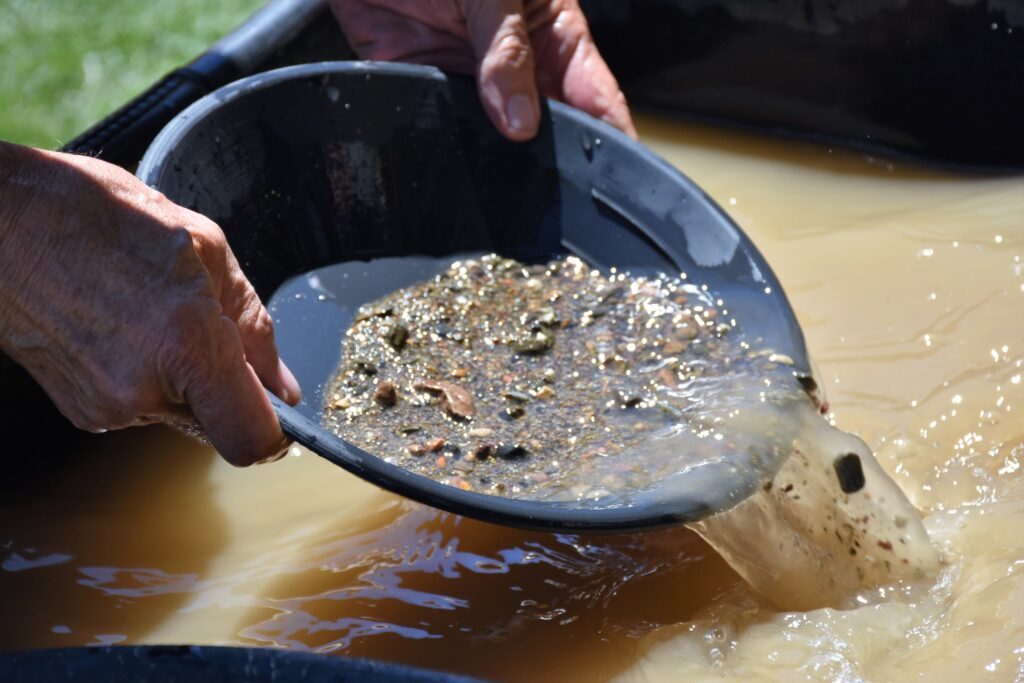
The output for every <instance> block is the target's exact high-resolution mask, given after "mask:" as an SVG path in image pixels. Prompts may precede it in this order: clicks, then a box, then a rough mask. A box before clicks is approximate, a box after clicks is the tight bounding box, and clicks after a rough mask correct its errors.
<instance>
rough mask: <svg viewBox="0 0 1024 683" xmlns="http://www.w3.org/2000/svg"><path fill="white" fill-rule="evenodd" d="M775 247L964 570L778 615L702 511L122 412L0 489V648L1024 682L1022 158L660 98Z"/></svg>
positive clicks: (661, 146) (952, 568) (674, 138)
mask: <svg viewBox="0 0 1024 683" xmlns="http://www.w3.org/2000/svg"><path fill="white" fill-rule="evenodd" d="M641 132H642V134H643V136H644V138H645V139H646V141H647V142H648V143H649V144H652V145H653V146H654V147H655V149H656V150H657V151H659V152H660V153H661V154H663V155H664V156H666V157H667V158H668V159H669V160H670V161H672V162H673V163H676V164H677V165H679V166H680V167H682V168H684V169H685V170H686V172H687V173H688V174H689V175H691V177H693V178H694V180H696V181H697V182H698V183H700V184H701V185H702V186H703V187H704V188H705V189H706V190H707V191H708V192H709V193H710V194H711V195H712V196H713V197H715V198H716V199H717V200H718V201H719V202H720V203H721V204H722V205H723V207H725V208H726V209H727V210H728V211H729V212H730V213H732V215H733V216H735V217H736V219H737V220H738V221H739V222H740V223H741V224H742V225H743V227H744V228H745V229H747V230H748V232H749V233H750V234H751V235H752V237H753V238H754V240H755V241H756V242H757V243H758V245H759V246H760V247H761V249H762V250H763V251H764V253H765V255H766V257H767V259H768V261H769V262H770V263H772V264H773V266H774V268H775V270H776V273H777V274H778V276H779V278H780V280H781V281H782V282H783V283H784V285H785V287H786V290H787V293H788V294H789V296H790V299H791V301H792V302H793V305H794V308H795V309H796V311H797V313H798V315H799V317H800V319H801V323H802V324H803V326H804V329H805V332H806V335H807V340H808V346H809V348H810V349H811V351H812V354H813V356H814V358H815V359H816V361H817V363H818V367H819V370H820V373H821V376H822V377H823V378H824V379H825V380H826V387H825V388H826V390H827V392H828V398H829V399H830V401H831V405H832V407H833V411H834V412H833V414H832V415H831V418H832V419H833V420H834V422H835V423H836V424H837V426H839V427H841V428H843V429H845V430H848V431H852V432H853V433H855V434H857V435H858V436H860V437H861V438H862V439H863V440H864V441H865V442H866V443H867V445H868V446H870V447H871V448H872V449H873V450H874V451H875V452H876V454H877V457H878V460H879V462H880V464H881V466H882V467H883V468H884V469H885V470H886V471H887V472H889V473H890V474H891V475H893V476H894V477H895V478H896V480H897V481H898V482H899V483H900V485H901V486H902V487H903V489H904V490H905V491H906V492H907V494H908V495H909V496H910V498H911V500H912V501H913V502H914V503H915V504H916V505H917V506H918V507H919V508H920V509H922V510H923V511H924V515H925V524H926V526H927V528H928V529H929V531H930V533H931V534H932V536H933V538H934V539H935V540H936V541H937V542H938V544H939V545H940V547H941V549H942V550H943V552H944V554H945V555H946V557H947V558H948V561H949V564H948V565H947V567H946V568H945V569H943V570H942V572H941V573H940V575H939V579H938V580H937V581H936V582H934V583H932V584H929V585H925V586H920V585H912V586H896V587H887V588H883V589H880V590H875V591H866V592H865V593H863V594H862V595H860V596H859V600H855V601H854V602H853V603H852V604H851V608H850V609H846V610H833V609H819V610H813V611H809V612H779V611H778V610H777V609H775V608H774V607H772V606H770V604H769V603H767V602H766V601H764V600H763V599H761V598H758V597H757V596H756V594H755V593H753V591H752V590H751V589H749V588H748V587H747V586H746V584H745V583H744V582H743V581H742V580H741V579H740V578H739V576H738V575H737V574H736V573H735V572H733V571H732V570H731V569H729V567H728V566H726V565H725V564H724V562H723V561H722V560H721V559H720V558H719V557H718V555H717V554H716V553H715V552H714V551H712V550H711V549H710V548H709V547H708V546H707V545H706V544H705V543H704V542H703V541H701V540H700V539H699V538H698V537H697V536H696V535H695V534H693V533H691V532H689V531H687V530H685V529H676V530H668V531H661V532H656V533H650V534H646V535H626V536H573V535H547V534H538V533H526V532H520V531H515V530H509V529H503V528H498V527H493V526H489V525H485V524H481V523H476V522H472V521H469V520H465V519H461V518H458V517H455V516H452V515H447V514H444V513H439V512H436V511H433V510H430V509H427V508H423V507H420V506H417V505H413V504H410V503H407V502H404V501H401V500H400V499H397V498H395V497H393V496H391V495H389V494H385V493H382V492H379V491H377V490H376V489H374V488H373V487H370V486H368V485H366V484H363V483H361V482H359V481H358V480H356V479H355V478H353V477H351V476H350V475H348V474H346V473H344V472H342V471H340V470H337V469H336V468H333V467H332V466H331V465H329V464H327V463H326V462H323V461H321V460H320V459H318V458H316V457H314V456H311V455H308V454H301V455H300V456H299V457H289V458H286V459H285V460H284V461H282V462H280V463H277V464H274V465H268V466H264V467H259V468H254V469H251V470H245V471H239V470H234V469H231V468H230V467H229V466H227V465H225V464H223V463H222V462H221V461H220V460H218V459H217V458H216V457H215V456H213V455H212V454H211V453H209V452H208V451H205V450H203V449H200V448H197V447H194V446H192V445H191V444H189V443H187V442H185V441H184V440H182V439H181V438H179V437H177V436H175V435H172V434H170V433H167V432H165V431H162V430H158V429H157V430H149V431H137V432H135V433H129V434H117V435H110V436H107V437H104V438H101V439H98V440H97V442H96V444H97V445H96V447H95V449H94V450H93V451H92V452H82V453H79V454H74V456H73V457H72V458H71V459H70V460H69V462H68V466H67V468H66V469H64V470H62V471H61V472H59V473H57V474H56V476H55V478H54V479H53V480H50V481H48V482H45V483H44V482H31V483H28V484H25V485H23V486H21V487H19V488H18V490H16V491H8V492H5V493H4V497H3V499H2V501H0V548H2V550H0V558H3V559H2V562H0V624H2V625H3V626H2V629H0V647H2V648H4V649H11V648H16V647H40V646H59V645H75V644H82V643H90V642H117V641H119V642H184V641H188V642H200V643H242V644H249V645H276V646H281V647H293V648H304V649H306V648H308V649H316V650H319V651H324V652H338V653H341V652H344V653H348V654H353V655H362V656H371V657H379V658H382V659H390V660H393V661H401V662H408V663H414V664H421V665H425V666H432V667H438V668H445V669H450V670H457V671H463V672H468V673H474V674H478V675H482V676H488V677H492V678H495V679H499V680H524V681H525V680H531V681H532V680H545V679H546V680H595V681H599V680H610V679H616V678H617V679H619V680H623V681H646V680H655V681H659V680H672V681H675V680H686V677H687V676H689V677H690V678H692V679H695V680H716V679H724V680H766V679H767V680H826V681H828V680H837V679H841V680H878V681H882V680H1024V578H1022V577H1024V533H1022V532H1021V529H1024V475H1022V472H1021V467H1020V465H1021V460H1022V459H1024V422H1022V420H1021V418H1020V417H1019V415H1018V413H1019V412H1020V411H1022V410H1024V405H1022V403H1024V382H1022V379H1021V378H1022V375H1024V367H1022V366H1024V352H1022V349H1024V263H1022V259H1024V180H1022V179H1021V178H1003V179H979V178H958V177H953V176H946V175H940V174H933V173H928V172H922V171H918V170H915V169H911V168H892V167H891V166H889V165H888V164H886V163H885V162H880V161H875V160H871V159H865V158H864V157H862V156H860V155H853V154H846V153H840V152H838V151H837V152H834V153H829V152H828V151H827V150H825V149H822V148H816V147H803V146H800V145H795V144H791V143H781V142H772V141H762V140H757V139H753V138H748V137H741V136H734V135H727V134H722V133H716V132H712V131H710V130H708V129H704V128H696V127H694V128H689V127H683V126H678V125H675V124H673V125H668V124H663V123H660V122H657V121H654V120H649V119H648V120H642V121H641Z"/></svg>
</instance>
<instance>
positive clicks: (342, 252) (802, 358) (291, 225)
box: [138, 62, 810, 530]
mask: <svg viewBox="0 0 1024 683" xmlns="http://www.w3.org/2000/svg"><path fill="white" fill-rule="evenodd" d="M543 116H544V118H543V125H542V127H541V131H540V134H539V135H538V136H537V137H536V138H535V139H534V140H533V141H531V142H529V143H513V142H510V141H508V140H506V139H505V138H503V137H502V136H501V135H500V134H499V133H498V132H497V131H496V130H495V129H494V128H493V126H492V125H491V123H490V121H489V120H488V119H487V117H486V116H485V114H484V112H483V110H482V109H481V107H480V104H479V101H478V98H477V94H476V91H475V89H474V87H473V83H472V81H471V80H469V79H462V78H456V77H449V76H445V75H444V74H443V73H442V72H440V71H438V70H436V69H432V68H428V67H416V66H407V65H394V64H380V63H367V62H333V63H321V64H309V65H303V66H296V67H289V68H285V69H280V70H277V71H273V72H269V73H265V74H260V75H257V76H253V77H250V78H246V79H244V80H241V81H238V82H236V83H234V84H232V85H230V86H227V87H225V88H223V89H221V90H218V91H217V92H215V93H213V94H211V95H209V96H207V97H206V98H204V99H202V100H200V101H199V102H197V103H196V104H194V105H192V106H191V107H189V108H188V109H187V110H186V111H185V112H183V113H182V114H181V115H180V116H179V117H177V118H176V119H175V120H174V121H173V122H172V123H171V124H170V125H168V127H167V128H166V129H164V131H163V132H162V133H161V134H160V135H159V136H158V137H157V139H156V140H155V141H154V143H153V145H152V146H151V147H150V149H149V151H148V152H147V153H146V155H145V157H144V158H143V160H142V162H141V164H140V166H139V171H138V174H139V177H140V178H142V179H143V180H144V181H145V182H146V183H148V184H149V185H151V186H153V187H155V188H157V189H159V190H161V191H163V192H164V193H165V194H166V195H167V196H168V197H170V198H171V199H172V200H173V201H175V202H178V203H180V204H183V205H184V206H187V207H190V208H192V209H194V210H196V211H199V212H201V213H203V214H205V215H207V216H209V217H211V218H212V219H213V220H215V221H217V222H218V223H219V224H220V225H221V226H222V227H223V228H224V230H225V232H226V233H227V236H228V240H229V242H230V244H231V246H232V249H233V250H234V251H235V253H236V255H237V256H238V258H239V261H240V263H241V264H242V267H243V269H244V270H245V272H246V274H247V275H248V276H249V278H250V279H251V280H252V282H253V283H254V285H255V287H256V289H257V291H258V293H259V294H260V296H261V297H262V298H263V299H264V301H269V302H270V308H271V312H272V314H273V315H274V317H275V319H276V324H277V330H278V342H279V347H280V350H281V354H282V356H283V358H284V359H285V361H286V362H287V363H288V364H289V365H290V366H291V368H292V369H293V370H294V371H295V373H296V375H297V377H298V379H299V381H300V383H301V384H302V386H303V389H304V391H305V396H304V399H303V401H302V403H301V404H300V405H299V406H298V407H296V408H290V407H288V406H286V405H284V404H282V403H280V402H277V401H276V400H275V408H276V410H277V414H278V416H279V418H280V420H281V424H282V426H283V428H284V430H285V431H286V433H288V434H289V435H290V436H292V437H293V438H294V439H295V440H296V441H298V442H300V443H302V444H305V445H306V446H308V447H309V448H311V449H312V450H314V451H316V452H317V453H319V454H320V455H322V456H323V457H325V458H327V459H329V460H331V461H332V462H334V463H336V464H338V465H340V466H342V467H344V468H345V469H347V470H349V471H351V472H354V473H355V474H357V475H359V476H360V477H363V478H364V479H367V480H369V481H371V482H373V483H375V484H378V485H380V486H382V487H384V488H387V489H390V490H392V491H395V492H397V493H400V494H402V495H405V496H408V497H410V498H413V499H416V500H419V501H421V502H424V503H427V504H429V505H433V506H435V507H439V508H442V509H446V510H450V511H452V512H456V513H460V514H465V515H468V516H472V517H477V518H481V519H485V520H488V521H493V522H499V523H503V524H511V525H515V526H521V527H527V528H538V529H577V530H582V529H591V530H613V529H615V530H626V529H638V528H650V527H657V526H664V525H671V524H679V523H682V522H687V521H692V520H695V519H699V518H701V517H704V516H706V515H708V514H711V513H713V512H715V511H718V510H721V509H724V508H726V507H730V506H732V505H734V504H735V503H736V502H738V500H742V499H743V498H745V497H746V496H747V495H749V494H750V493H752V492H753V491H754V489H755V488H756V487H757V486H759V485H760V483H761V482H763V480H764V477H765V476H770V475H771V474H774V472H767V473H766V472H755V471H753V470H750V469H743V468H740V470H739V471H738V472H731V471H727V470H729V467H727V465H726V464H725V463H723V464H722V468H721V471H715V470H714V468H711V469H709V470H707V471H706V472H705V473H704V476H703V477H694V478H693V481H692V485H691V486H690V487H689V488H688V489H687V490H686V491H685V493H684V494H683V495H681V496H680V497H679V498H678V499H675V500H673V501H670V502H666V501H662V502H658V503H655V504H650V505H643V506H632V505H631V506H625V507H618V508H610V509H609V508H603V509H585V508H580V507H576V506H574V505H567V504H557V503H541V502H532V501H521V500H512V499H508V498H501V497H497V496H489V495H484V494H480V493H475V492H466V491H461V490H458V489H456V488H454V487H450V486H446V485H444V484H441V483H437V482H434V481H432V480H430V479H427V478H424V477H421V476H417V475H414V474H412V473H410V472H408V471H406V470H403V469H401V468H399V467H396V466H393V465H390V464H388V463H386V462H384V461H383V460H381V459H379V458H377V457H374V456H373V455H371V454H369V453H366V452H365V451H362V450H360V449H359V448H356V447H355V446H353V445H352V444H349V443H347V442H345V441H343V440H341V439H339V438H337V437H335V436H332V435H331V434H330V433H328V432H327V431H326V430H324V429H323V428H322V427H321V426H320V425H321V406H322V405H323V403H324V397H323V393H322V388H323V386H324V384H325V383H326V382H327V380H328V379H329V378H330V376H331V375H332V374H333V373H334V371H335V369H336V365H337V362H338V358H339V352H340V340H341V338H342V336H343V334H344V331H345V330H346V329H347V327H348V325H349V323H350V322H351V317H352V314H353V312H354V311H355V309H356V308H358V306H359V305H361V304H363V303H366V302H368V301H370V300H373V299H375V298H377V297H379V296H381V295H383V294H385V293H387V292H389V291H392V290H394V289H396V288H398V287H400V286H403V285H406V284H410V283H411V282H414V281H416V280H419V279H422V278H424V277H427V276H429V275H431V274H433V272H436V271H437V270H438V269H440V268H441V267H442V265H443V264H444V263H447V262H450V261H451V260H452V258H453V257H454V256H457V255H460V254H465V253H485V252H490V251H496V252H499V253H501V254H503V255H505V256H509V257H513V258H518V259H520V260H524V261H540V260H544V259H548V258H551V257H553V256H556V255H559V254H563V253H566V252H568V253H574V254H577V255H579V256H581V257H582V258H583V259H584V260H586V261H587V262H589V263H590V264H592V265H594V266H595V267H600V268H610V267H612V266H615V267H618V268H620V269H623V270H628V271H631V272H634V273H636V272H653V271H658V272H667V273H679V272H686V273H687V274H688V275H689V276H690V277H691V279H693V280H695V281H697V282H699V283H703V284H707V285H708V286H709V287H710V288H711V290H712V291H714V292H716V293H717V294H718V295H720V296H724V297H725V298H726V300H727V301H728V302H729V307H730V309H731V310H732V311H734V313H735V316H736V317H737V319H740V320H742V321H743V324H744V326H745V329H746V330H747V332H748V334H749V333H750V332H751V331H752V330H756V333H757V335H758V336H761V337H763V338H764V341H765V344H766V345H767V346H770V347H771V348H773V349H774V350H776V351H777V352H779V353H784V354H787V355H789V356H790V357H792V358H793V359H795V360H796V361H797V369H798V371H803V372H807V373H809V372H810V367H809V364H808V361H807V354H806V349H805V347H804V341H803V337H802V334H801V332H800V329H799V326H798V324H797V322H796V319H795V317H794V315H793V312H792V310H791V308H790V306H789V303H788V302H787V300H786V297H785V295H784V294H783V292H782V288H781V287H780V286H779V283H778V282H777V281H776V279H775V276H774V275H773V274H772V271H771V269H770V268H769V267H768V264H767V263H766V262H765V261H764V259H763V258H762V257H761V255H760V253H758V251H757V249H756V248H755V247H754V245H753V244H752V243H751V242H750V240H749V239H748V238H747V237H746V235H744V234H743V232H742V231H741V230H740V229H739V228H738V227H737V226H736V225H735V224H734V223H733V222H732V221H731V220H730V219H729V217H728V216H727V215H726V214H725V213H724V212H723V211H722V210H721V209H720V208H719V207H718V206H717V205H716V204H715V203H714V202H713V201H712V200H711V199H710V198H708V197H707V196H706V195H705V194H704V193H703V192H702V191H701V190H700V188H698V187H697V186H696V185H695V184H694V183H693V182H691V181H690V180H688V179H687V178H686V177H685V176H683V175H682V174H680V173H679V172H678V171H677V170H675V169H674V168H672V167H671V166H670V165H669V164H667V163H665V162H664V161H663V160H661V159H659V158H658V157H657V156H655V155H654V154H652V153H651V152H650V151H649V150H647V149H646V148H645V147H643V146H642V145H640V144H639V143H637V142H635V141H633V140H631V139H629V138H627V137H626V136H624V135H622V134H621V133H619V132H618V131H617V130H614V129H613V128H611V127H609V126H607V125H606V124H604V123H601V122H599V121H596V120H595V119H592V118H591V117H589V116H587V115H585V114H583V113H581V112H579V111H577V110H574V109H572V108H570V107H567V106H564V105H562V104H559V103H556V102H550V103H547V104H546V105H545V107H544V115H543ZM338 263H347V264H348V266H347V267H346V268H345V269H343V271H344V272H342V273H340V274H339V272H338V271H337V269H327V270H321V271H317V272H316V273H313V274H310V271H313V270H314V269H323V268H324V267H326V266H330V265H332V264H338ZM432 269H433V270H432ZM303 274H305V275H303ZM332 274H333V275H332ZM295 276H302V277H299V278H297V279H293V278H295ZM296 295H300V296H296Z"/></svg>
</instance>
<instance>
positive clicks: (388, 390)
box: [373, 381, 398, 408]
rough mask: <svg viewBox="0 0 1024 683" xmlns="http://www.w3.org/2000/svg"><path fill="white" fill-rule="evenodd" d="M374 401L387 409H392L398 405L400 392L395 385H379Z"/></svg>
mask: <svg viewBox="0 0 1024 683" xmlns="http://www.w3.org/2000/svg"><path fill="white" fill-rule="evenodd" d="M373 400H374V401H376V402H377V403H379V404H380V405H382V406H384V407H385V408H391V407H392V406H394V405H395V404H396V403H398V391H397V390H396V389H395V385H394V383H392V382H387V381H385V382H380V383H378V384H377V390H376V391H374V392H373Z"/></svg>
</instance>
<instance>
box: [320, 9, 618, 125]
mask: <svg viewBox="0 0 1024 683" xmlns="http://www.w3.org/2000/svg"><path fill="white" fill-rule="evenodd" d="M330 4H331V8H332V9H333V10H334V14H335V16H337V18H338V21H339V22H340V24H341V28H342V30H343V31H344V32H345V36H346V37H347V38H348V41H349V43H350V44H351V46H352V48H353V49H354V50H355V51H356V53H357V54H358V55H359V56H360V57H361V58H363V59H374V60H383V61H402V62H413V63H416V64H431V65H433V66H437V67H440V68H442V69H448V70H451V71H457V72H461V73H467V74H473V73H475V74H476V79H477V86H478V88H479V90H480V99H481V101H482V102H483V105H484V109H486V110H487V114H488V116H490V118H491V120H492V121H493V122H494V125H495V126H497V128H498V129H499V130H500V131H501V132H502V133H504V134H505V135H506V136H508V137H509V138H511V139H513V140H528V139H530V138H532V137H533V136H534V135H536V133H537V126H538V125H539V123H540V103H539V99H538V90H539V92H540V94H542V95H544V96H545V97H552V98H555V99H559V100H562V101H564V102H566V103H568V104H570V105H572V106H574V107H578V108H579V109H582V110H583V111H585V112H587V113H588V114H591V115H592V116H596V117H597V118H600V119H603V120H604V121H607V122H608V123H610V124H612V125H613V126H615V127H617V128H619V129H620V130H622V131H623V132H625V133H627V134H628V135H630V136H632V137H634V138H635V137H636V129H635V128H634V127H633V120H632V118H631V117H630V114H629V107H628V106H627V104H626V97H625V96H624V95H623V94H622V90H621V89H620V88H619V84H618V83H617V82H616V80H615V77H614V76H612V73H611V71H610V70H609V69H608V65H607V64H605V62H604V59H603V58H602V57H601V55H600V54H599V53H598V51H597V47H596V46H595V45H594V41H593V39H592V38H591V36H590V29H589V27H588V26H587V20H586V18H585V17H584V16H583V12H582V10H580V7H579V4H578V2H577V0H525V2H524V1H523V0H423V1H422V2H421V1H416V2H412V1H410V0H330Z"/></svg>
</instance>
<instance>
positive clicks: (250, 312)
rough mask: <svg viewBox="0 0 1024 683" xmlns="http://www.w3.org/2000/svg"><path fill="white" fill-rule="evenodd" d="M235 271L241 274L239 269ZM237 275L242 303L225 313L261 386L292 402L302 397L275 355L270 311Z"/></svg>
mask: <svg viewBox="0 0 1024 683" xmlns="http://www.w3.org/2000/svg"><path fill="white" fill-rule="evenodd" d="M238 275H239V276H241V273H240V272H239V274H238ZM241 279H242V283H243V284H242V285H241V286H242V287H243V289H244V294H243V297H242V300H243V304H242V306H241V308H240V310H238V311H232V312H231V313H228V312H227V309H225V315H227V316H228V317H229V318H230V319H232V320H233V321H234V322H235V324H236V325H237V326H238V334H239V337H240V338H241V340H242V348H243V349H244V350H245V360H246V362H248V363H249V365H251V366H252V369H253V370H254V371H255V372H256V376H257V377H258V378H259V379H260V381H261V382H262V383H263V386H265V387H266V388H267V389H269V390H270V391H272V392H273V393H274V395H275V396H277V397H278V398H280V399H281V400H282V401H284V402H285V403H287V404H289V405H295V404H296V403H298V402H299V401H300V400H301V399H302V390H301V388H300V387H299V382H298V380H296V379H295V375H293V374H292V371H291V370H289V369H288V366H287V365H285V363H284V361H283V360H281V358H280V356H278V353H277V344H276V342H275V341H274V324H273V322H272V321H271V319H270V314H269V313H268V312H267V309H266V308H265V307H264V306H263V304H262V303H261V302H260V300H259V297H257V296H256V292H255V291H254V290H253V289H252V285H250V284H249V282H248V281H247V280H245V279H244V277H243V278H241Z"/></svg>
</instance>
